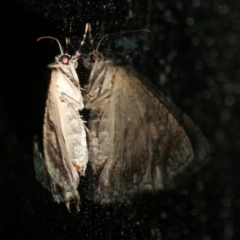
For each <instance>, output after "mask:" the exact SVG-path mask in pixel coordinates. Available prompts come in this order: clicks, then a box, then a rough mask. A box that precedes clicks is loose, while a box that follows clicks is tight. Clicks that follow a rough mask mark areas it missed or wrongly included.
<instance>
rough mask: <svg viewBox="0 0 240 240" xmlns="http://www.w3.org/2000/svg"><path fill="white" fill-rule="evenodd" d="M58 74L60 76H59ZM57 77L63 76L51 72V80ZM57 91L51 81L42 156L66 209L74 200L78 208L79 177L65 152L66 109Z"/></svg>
mask: <svg viewBox="0 0 240 240" xmlns="http://www.w3.org/2000/svg"><path fill="white" fill-rule="evenodd" d="M59 74H61V75H60V76H59ZM55 75H56V76H55ZM58 77H65V76H64V75H63V74H62V73H59V72H56V71H53V72H52V79H56V78H58ZM57 89H58V87H57V85H56V82H55V81H51V83H50V86H49V93H48V98H47V104H46V112H45V118H44V130H43V132H44V140H43V144H44V155H45V159H46V166H47V170H48V173H49V175H50V176H51V179H52V181H53V182H55V183H56V184H57V186H59V187H60V188H61V191H62V194H63V199H64V201H65V202H66V204H67V207H69V204H70V201H71V200H74V201H75V204H76V206H78V205H79V202H80V197H79V194H78V191H77V187H78V183H79V175H78V173H77V171H76V169H75V168H74V167H73V165H72V163H71V160H70V159H69V155H68V152H67V148H66V144H65V138H64V135H63V131H62V129H63V127H64V125H63V121H64V120H63V116H62V114H65V110H66V109H64V108H63V102H62V101H61V100H62V99H61V95H60V94H59V92H58V91H57ZM69 111H71V109H69ZM75 114H76V113H75ZM79 117H80V116H79Z"/></svg>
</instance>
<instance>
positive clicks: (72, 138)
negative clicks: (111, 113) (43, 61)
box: [43, 56, 88, 209]
mask: <svg viewBox="0 0 240 240" xmlns="http://www.w3.org/2000/svg"><path fill="white" fill-rule="evenodd" d="M61 59H62V56H60V57H57V58H56V61H55V63H53V64H51V65H50V67H51V68H52V74H51V80H50V84H49V89H48V96H47V102H46V109H45V115H44V126H43V148H44V157H45V165H46V169H47V173H48V174H49V176H50V177H51V183H52V184H51V191H52V193H53V196H54V199H55V201H58V202H60V201H64V202H65V203H66V205H67V207H68V209H69V204H70V202H71V201H73V202H75V205H76V207H77V208H78V209H79V205H80V197H79V194H78V191H77V187H78V184H79V173H80V175H81V176H84V175H85V170H86V166H87V162H88V150H87V142H86V132H85V126H84V123H83V120H82V119H81V117H80V114H79V111H80V110H82V109H83V98H82V95H81V91H80V86H79V80H78V77H77V74H76V72H75V69H74V67H73V66H74V61H76V58H74V57H72V58H71V59H70V60H69V62H68V63H67V64H66V63H65V64H64V63H63V62H62V61H61ZM72 59H73V60H72ZM59 192H61V195H62V198H56V197H55V195H59Z"/></svg>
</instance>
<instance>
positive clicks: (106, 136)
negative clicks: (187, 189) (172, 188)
mask: <svg viewBox="0 0 240 240" xmlns="http://www.w3.org/2000/svg"><path fill="white" fill-rule="evenodd" d="M86 93H87V94H86V98H85V103H86V104H85V107H86V108H89V109H90V119H89V122H88V124H89V125H88V126H89V130H90V137H89V161H90V164H91V165H92V168H93V170H94V173H95V174H96V175H97V181H96V187H95V189H94V191H95V193H94V194H95V200H97V201H99V202H102V203H107V202H112V201H122V200H128V199H129V196H133V193H140V192H144V191H149V190H150V191H155V190H158V189H163V188H165V187H166V186H167V185H168V184H169V183H170V182H171V180H172V179H173V178H174V176H176V175H177V174H178V173H180V172H182V171H183V170H184V169H185V168H186V167H187V166H189V165H190V164H191V163H192V162H193V160H194V158H196V157H197V158H199V160H200V161H201V160H203V157H205V155H204V154H203V155H200V156H195V155H196V154H199V151H203V152H208V150H209V149H208V145H207V144H205V143H206V141H205V138H204V136H203V135H202V133H201V131H200V130H198V128H197V129H195V128H196V126H194V125H188V122H189V121H190V122H191V120H190V119H189V118H188V117H187V116H186V115H181V116H180V115H179V113H178V112H177V110H175V108H174V107H173V110H172V113H171V111H169V109H167V108H166V107H165V105H164V104H163V103H161V101H160V100H159V99H158V98H157V97H156V96H155V95H154V94H153V93H152V92H151V91H150V90H149V89H148V88H147V87H146V86H145V84H143V82H142V81H141V78H140V77H138V76H137V75H136V74H132V73H130V72H129V71H128V70H127V69H125V68H122V67H118V66H114V64H113V63H112V62H111V61H103V60H100V61H96V62H95V64H94V66H93V68H92V71H91V76H90V79H89V83H88V86H87V89H86ZM166 102H167V101H166ZM168 107H169V108H171V106H170V104H169V105H168ZM176 109H177V108H176ZM178 120H181V122H183V123H184V124H183V125H187V128H188V132H189V133H190V132H193V134H194V133H196V132H197V133H198V135H199V136H200V138H199V139H198V138H197V137H196V138H194V137H193V138H194V140H196V143H194V146H193V145H192V144H191V139H190V137H189V136H188V132H186V131H185V130H184V126H182V125H181V124H180V123H181V122H179V121H178ZM193 134H192V135H193ZM191 137H192V136H191ZM202 141H203V142H204V144H203V146H202ZM195 146H197V148H198V147H199V148H203V149H202V150H199V151H198V150H197V152H195V150H196V149H195V148H194V147H195Z"/></svg>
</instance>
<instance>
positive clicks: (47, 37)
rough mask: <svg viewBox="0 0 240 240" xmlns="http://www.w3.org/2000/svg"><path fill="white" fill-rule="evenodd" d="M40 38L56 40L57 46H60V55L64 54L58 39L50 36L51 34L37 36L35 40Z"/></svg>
mask: <svg viewBox="0 0 240 240" xmlns="http://www.w3.org/2000/svg"><path fill="white" fill-rule="evenodd" d="M42 39H53V40H55V41H57V43H58V46H59V48H60V52H61V55H64V53H63V48H62V45H61V44H60V42H59V41H58V39H57V38H55V37H51V36H43V37H40V38H38V39H37V41H40V40H42Z"/></svg>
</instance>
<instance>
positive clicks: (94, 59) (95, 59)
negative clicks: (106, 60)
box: [91, 54, 98, 62]
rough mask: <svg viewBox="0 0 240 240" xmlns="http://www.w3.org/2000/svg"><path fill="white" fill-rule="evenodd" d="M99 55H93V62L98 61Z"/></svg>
mask: <svg viewBox="0 0 240 240" xmlns="http://www.w3.org/2000/svg"><path fill="white" fill-rule="evenodd" d="M97 58H98V57H97V55H94V54H93V55H91V60H92V62H96V61H97Z"/></svg>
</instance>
